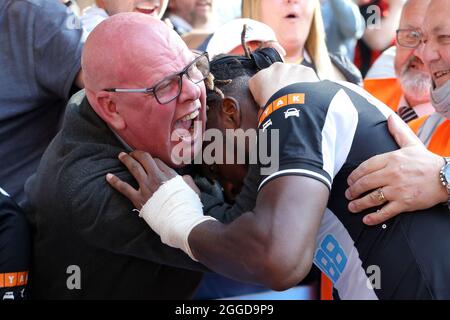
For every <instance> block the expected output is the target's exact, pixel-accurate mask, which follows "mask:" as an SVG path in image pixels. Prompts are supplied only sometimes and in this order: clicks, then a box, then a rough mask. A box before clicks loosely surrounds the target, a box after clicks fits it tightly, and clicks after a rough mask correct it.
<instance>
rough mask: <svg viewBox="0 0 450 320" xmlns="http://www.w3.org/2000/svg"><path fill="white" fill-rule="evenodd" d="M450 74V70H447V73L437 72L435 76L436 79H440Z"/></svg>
mask: <svg viewBox="0 0 450 320" xmlns="http://www.w3.org/2000/svg"><path fill="white" fill-rule="evenodd" d="M448 73H450V70H446V71H439V72H436V73H435V74H434V75H435V76H436V78H440V77H442V76H445V75H446V74H448Z"/></svg>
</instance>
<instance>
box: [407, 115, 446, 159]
mask: <svg viewBox="0 0 450 320" xmlns="http://www.w3.org/2000/svg"><path fill="white" fill-rule="evenodd" d="M428 121H430V116H424V117H421V118H419V119H416V120H413V121H411V122H410V123H409V126H410V127H411V129H412V130H413V131H414V132H415V134H416V135H419V137H420V132H419V131H420V129H422V128H423V127H424V126H425V125H426V124H427V122H428ZM426 145H427V148H428V150H430V151H431V152H433V153H435V154H438V155H440V156H443V157H450V120H448V119H445V121H444V122H442V123H441V124H439V125H438V126H437V127H436V129H435V130H434V132H433V133H432V135H431V138H430V139H429V142H428V143H426Z"/></svg>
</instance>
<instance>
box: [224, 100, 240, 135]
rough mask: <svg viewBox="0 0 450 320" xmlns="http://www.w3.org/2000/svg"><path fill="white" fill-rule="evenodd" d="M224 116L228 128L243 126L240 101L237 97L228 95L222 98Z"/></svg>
mask: <svg viewBox="0 0 450 320" xmlns="http://www.w3.org/2000/svg"><path fill="white" fill-rule="evenodd" d="M222 116H223V117H224V121H223V123H224V125H225V126H226V128H227V129H231V128H232V129H235V128H240V127H241V110H240V106H239V102H238V101H237V100H236V99H235V98H233V97H228V96H226V97H225V98H224V99H223V100H222Z"/></svg>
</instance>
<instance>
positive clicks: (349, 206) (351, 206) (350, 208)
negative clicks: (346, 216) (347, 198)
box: [348, 202, 356, 213]
mask: <svg viewBox="0 0 450 320" xmlns="http://www.w3.org/2000/svg"><path fill="white" fill-rule="evenodd" d="M348 209H349V210H350V212H353V213H355V212H356V206H355V204H354V203H353V202H350V203H349V205H348Z"/></svg>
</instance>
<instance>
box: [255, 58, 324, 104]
mask: <svg viewBox="0 0 450 320" xmlns="http://www.w3.org/2000/svg"><path fill="white" fill-rule="evenodd" d="M312 81H319V79H318V78H317V76H316V74H315V72H314V71H313V70H312V69H311V68H308V67H305V66H302V65H298V64H289V63H281V62H276V63H274V64H273V65H271V66H270V67H269V68H267V69H264V70H261V71H259V72H258V73H257V74H256V75H254V76H253V77H252V78H251V79H250V81H249V83H248V86H249V89H250V92H251V93H252V95H253V98H254V99H255V101H256V103H258V105H259V106H260V107H264V105H265V104H266V103H267V101H268V100H269V98H270V97H271V96H272V95H273V94H275V93H276V92H277V91H278V90H280V89H282V88H284V87H286V86H288V85H290V84H293V83H296V82H312Z"/></svg>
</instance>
